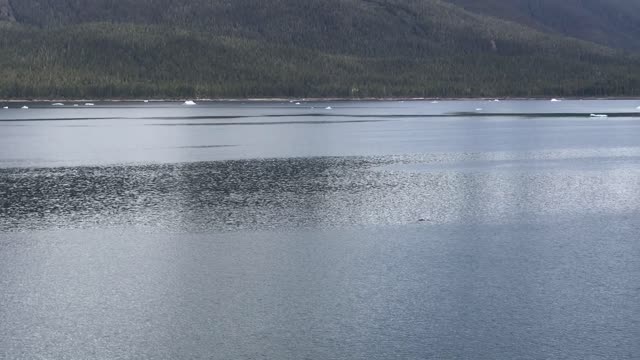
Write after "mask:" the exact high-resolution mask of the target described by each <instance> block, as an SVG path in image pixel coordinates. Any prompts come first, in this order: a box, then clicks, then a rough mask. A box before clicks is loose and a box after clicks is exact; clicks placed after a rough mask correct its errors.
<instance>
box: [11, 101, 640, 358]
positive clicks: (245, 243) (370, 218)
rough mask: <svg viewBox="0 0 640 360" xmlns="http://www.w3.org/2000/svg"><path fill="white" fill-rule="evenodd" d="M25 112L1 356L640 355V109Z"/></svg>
mask: <svg viewBox="0 0 640 360" xmlns="http://www.w3.org/2000/svg"><path fill="white" fill-rule="evenodd" d="M0 105H2V106H4V105H3V104H0ZM23 105H24V104H9V106H10V107H11V109H6V110H5V109H0V358H8V359H13V358H56V359H89V358H99V359H104V358H132V359H133V358H152V359H175V358H190V359H191V358H203V359H257V358H264V359H303V358H305V359H390V358H397V359H638V358H640V345H638V344H639V342H638V339H639V338H640V302H638V298H640V114H639V112H640V110H637V107H638V106H640V101H562V102H553V103H552V102H549V101H501V102H493V101H491V102H489V101H442V102H438V103H432V102H430V101H416V102H414V101H407V102H334V103H328V102H301V103H300V105H297V104H295V103H290V102H280V103H277V102H267V103H257V102H251V103H242V102H216V103H203V104H199V105H197V106H182V105H179V104H175V103H154V102H151V103H142V102H139V103H108V104H101V103H96V105H95V106H84V105H80V106H77V107H74V106H73V104H67V105H65V106H57V107H54V106H52V105H51V104H45V103H42V104H33V103H31V104H28V106H29V109H19V108H20V107H22V106H23ZM328 107H330V109H329V108H328ZM590 114H607V115H609V116H608V117H607V118H603V117H591V116H590Z"/></svg>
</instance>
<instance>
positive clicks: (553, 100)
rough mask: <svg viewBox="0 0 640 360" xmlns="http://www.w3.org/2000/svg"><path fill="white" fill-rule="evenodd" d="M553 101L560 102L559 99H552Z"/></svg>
mask: <svg viewBox="0 0 640 360" xmlns="http://www.w3.org/2000/svg"><path fill="white" fill-rule="evenodd" d="M551 102H560V100H558V99H551Z"/></svg>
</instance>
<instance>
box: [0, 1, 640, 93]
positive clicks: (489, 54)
mask: <svg viewBox="0 0 640 360" xmlns="http://www.w3.org/2000/svg"><path fill="white" fill-rule="evenodd" d="M0 1H1V0H0ZM5 1H6V0H5ZM11 5H12V8H13V15H14V17H15V19H16V22H7V21H4V22H3V23H0V46H1V47H2V49H3V51H2V52H1V53H0V97H3V98H11V97H101V98H105V97H142V96H144V97H153V96H156V97H192V96H201V97H254V96H255V97H260V96H265V97H272V96H306V97H311V96H340V97H368V96H542V95H558V96H562V95H578V96H602V95H634V94H640V78H639V75H637V74H640V72H639V71H638V70H639V69H640V62H639V61H638V59H637V58H636V57H635V56H628V55H623V54H622V53H621V52H620V51H617V50H614V49H611V48H607V47H603V46H600V45H596V44H593V43H590V42H586V41H580V40H577V39H572V38H567V37H563V36H559V35H557V34H554V33H549V32H544V31H538V30H534V29H532V28H530V27H527V26H524V25H520V24H516V23H513V22H508V21H503V20H500V19H497V18H494V17H489V16H486V15H479V14H476V13H473V12H469V11H466V10H464V9H462V8H461V7H458V6H455V5H452V4H449V3H445V2H442V1H438V0H308V1H305V2H299V1H294V0H269V1H258V0H235V1H226V0H190V1H187V0H136V1H134V0H120V1H112V0H21V1H15V0H13V1H12V2H11Z"/></svg>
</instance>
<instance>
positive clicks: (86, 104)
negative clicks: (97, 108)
mask: <svg viewBox="0 0 640 360" xmlns="http://www.w3.org/2000/svg"><path fill="white" fill-rule="evenodd" d="M94 105H95V104H94V103H85V104H84V106H94Z"/></svg>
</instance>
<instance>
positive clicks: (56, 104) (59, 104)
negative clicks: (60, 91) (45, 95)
mask: <svg viewBox="0 0 640 360" xmlns="http://www.w3.org/2000/svg"><path fill="white" fill-rule="evenodd" d="M51 106H64V104H63V103H54V104H51Z"/></svg>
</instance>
